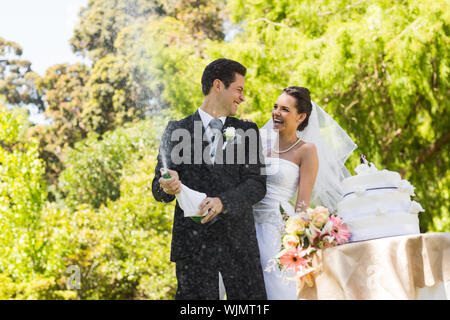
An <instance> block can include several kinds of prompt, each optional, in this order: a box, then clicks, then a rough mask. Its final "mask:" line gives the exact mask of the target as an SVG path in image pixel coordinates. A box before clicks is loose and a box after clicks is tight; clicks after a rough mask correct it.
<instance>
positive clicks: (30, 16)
mask: <svg viewBox="0 0 450 320" xmlns="http://www.w3.org/2000/svg"><path fill="white" fill-rule="evenodd" d="M87 2H88V0H0V37H2V38H4V39H6V40H10V41H14V42H16V43H18V44H19V45H20V46H21V47H22V49H23V55H22V58H23V59H26V60H28V61H30V62H31V68H32V69H33V71H35V72H37V73H39V74H40V75H42V76H43V75H45V70H46V69H47V68H48V67H50V66H52V65H55V64H59V63H66V62H68V63H75V62H82V61H83V59H82V58H81V57H79V56H76V55H75V54H74V53H72V51H71V49H70V43H69V40H70V38H71V37H72V35H73V29H74V26H75V24H76V22H77V20H78V11H79V9H80V8H81V7H82V6H86V5H87ZM30 112H31V115H30V119H31V120H32V121H33V122H42V121H44V119H43V116H42V115H39V114H38V113H37V110H36V108H32V107H30Z"/></svg>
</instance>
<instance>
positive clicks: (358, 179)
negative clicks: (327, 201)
mask: <svg viewBox="0 0 450 320" xmlns="http://www.w3.org/2000/svg"><path fill="white" fill-rule="evenodd" d="M362 162H363V163H362V164H360V165H359V166H357V167H356V169H355V171H356V173H357V175H355V176H352V177H348V178H346V179H345V180H344V181H343V191H344V196H343V199H342V201H340V202H339V204H338V215H339V216H340V217H341V218H343V220H344V222H345V223H346V224H347V226H348V228H349V230H350V232H351V234H352V237H351V242H355V241H363V240H369V239H376V238H384V237H391V236H401V235H407V234H419V233H420V230H419V218H418V214H419V212H421V211H424V210H423V208H422V206H421V205H420V204H419V203H418V202H416V201H411V196H414V195H415V194H414V187H413V186H412V185H411V184H410V183H409V182H408V181H407V180H402V179H401V177H400V174H398V173H397V172H393V171H388V170H378V169H377V168H376V167H375V166H374V164H373V163H370V165H369V164H368V163H367V161H366V160H362Z"/></svg>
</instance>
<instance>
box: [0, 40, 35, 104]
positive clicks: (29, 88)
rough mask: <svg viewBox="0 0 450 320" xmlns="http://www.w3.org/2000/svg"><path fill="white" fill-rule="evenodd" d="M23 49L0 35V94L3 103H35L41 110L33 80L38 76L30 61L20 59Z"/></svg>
mask: <svg viewBox="0 0 450 320" xmlns="http://www.w3.org/2000/svg"><path fill="white" fill-rule="evenodd" d="M22 53H23V50H22V48H21V47H20V46H19V45H18V44H17V43H15V42H13V41H8V40H5V39H3V38H1V37H0V95H2V96H3V99H4V100H5V101H3V102H4V103H8V104H12V105H26V104H30V103H31V104H35V105H36V106H38V107H39V108H40V109H41V110H43V102H42V99H41V97H40V96H39V95H38V94H37V92H36V88H35V84H34V81H35V80H36V79H37V78H38V77H39V75H38V74H36V73H34V72H33V71H32V70H31V62H29V61H27V60H23V59H21V56H22Z"/></svg>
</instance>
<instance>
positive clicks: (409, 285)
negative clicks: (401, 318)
mask: <svg viewBox="0 0 450 320" xmlns="http://www.w3.org/2000/svg"><path fill="white" fill-rule="evenodd" d="M316 260H317V262H319V263H321V264H322V266H321V272H320V273H319V274H318V275H317V277H316V279H315V283H314V285H313V286H312V287H308V286H306V285H305V286H304V287H303V288H302V289H301V290H299V291H298V298H299V299H308V300H310V299H311V300H314V299H328V300H330V299H332V300H334V299H338V300H343V299H349V300H362V299H364V300H375V299H377V300H378V299H383V300H385V299H408V300H416V299H417V300H420V299H450V232H447V233H423V234H416V235H407V236H397V237H388V238H381V239H374V240H369V241H361V242H354V243H348V244H344V245H341V246H337V247H332V248H328V249H324V250H320V251H318V253H317V256H316Z"/></svg>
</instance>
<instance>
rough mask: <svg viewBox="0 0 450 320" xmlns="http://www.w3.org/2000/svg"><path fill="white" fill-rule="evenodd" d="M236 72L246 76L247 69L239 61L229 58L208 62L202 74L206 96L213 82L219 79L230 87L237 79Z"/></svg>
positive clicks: (226, 86) (203, 89)
mask: <svg viewBox="0 0 450 320" xmlns="http://www.w3.org/2000/svg"><path fill="white" fill-rule="evenodd" d="M236 73H239V74H240V75H242V76H244V77H245V74H246V73H247V69H246V68H245V67H244V66H243V65H242V64H240V63H239V62H237V61H234V60H229V59H224V58H221V59H217V60H214V61H213V62H211V63H210V64H208V65H207V66H206V68H205V70H204V71H203V75H202V91H203V94H204V95H205V96H206V95H208V93H209V91H210V90H211V88H212V86H213V82H214V80H216V79H219V80H220V81H222V82H223V84H224V85H225V88H228V87H229V86H230V84H231V83H232V82H233V81H235V80H236Z"/></svg>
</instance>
